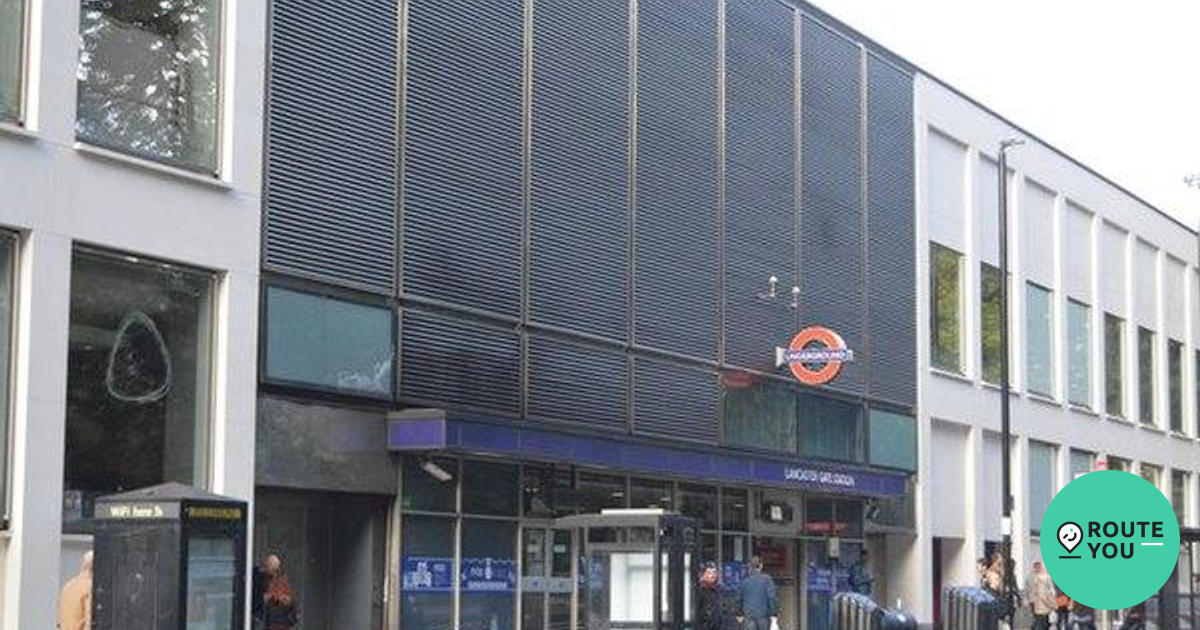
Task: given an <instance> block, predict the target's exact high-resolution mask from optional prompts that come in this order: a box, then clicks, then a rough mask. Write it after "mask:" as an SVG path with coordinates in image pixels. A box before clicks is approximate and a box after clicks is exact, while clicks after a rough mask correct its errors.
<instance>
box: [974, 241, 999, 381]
mask: <svg viewBox="0 0 1200 630" xmlns="http://www.w3.org/2000/svg"><path fill="white" fill-rule="evenodd" d="M1000 289H1001V286H1000V270H999V269H998V268H996V267H993V266H992V265H989V264H987V263H983V264H982V265H981V266H980V268H979V322H980V324H979V328H980V331H979V332H980V335H979V357H980V368H981V369H980V376H981V377H982V378H983V380H984V381H985V382H988V383H993V384H995V383H999V382H1000Z"/></svg>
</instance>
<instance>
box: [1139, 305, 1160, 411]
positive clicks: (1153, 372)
mask: <svg viewBox="0 0 1200 630" xmlns="http://www.w3.org/2000/svg"><path fill="white" fill-rule="evenodd" d="M1143 335H1149V340H1150V352H1149V359H1148V360H1145V358H1144V356H1143V352H1142V339H1143ZM1137 340H1138V344H1137V354H1138V371H1137V372H1138V389H1137V391H1138V413H1137V419H1138V422H1139V423H1140V424H1143V425H1146V426H1148V427H1154V428H1160V425H1159V423H1158V416H1159V409H1158V404H1157V401H1156V400H1155V398H1156V397H1157V396H1158V378H1159V376H1158V333H1157V332H1156V331H1154V330H1151V329H1149V328H1146V327H1145V326H1138V339H1137ZM1144 361H1146V362H1145V363H1144ZM1146 365H1149V367H1150V370H1149V373H1150V376H1149V378H1150V381H1149V382H1148V383H1147V382H1146V380H1145V379H1146V370H1144V369H1143V368H1144V367H1145V366H1146ZM1147 386H1149V388H1150V396H1149V399H1150V400H1149V405H1147V404H1146V402H1147V401H1146V398H1147V397H1146V396H1143V394H1144V393H1145V390H1144V388H1145V387H1147ZM1147 408H1149V410H1150V415H1149V416H1147V415H1146V409H1147Z"/></svg>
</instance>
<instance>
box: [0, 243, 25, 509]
mask: <svg viewBox="0 0 1200 630" xmlns="http://www.w3.org/2000/svg"><path fill="white" fill-rule="evenodd" d="M0 239H5V240H7V241H8V244H9V247H10V250H9V256H10V267H9V273H8V278H7V280H8V283H9V285H8V286H9V288H10V289H11V296H10V299H9V305H10V308H11V309H12V312H11V313H10V314H9V316H8V317H7V318H6V319H5V320H4V321H0V331H3V332H7V334H8V339H9V343H8V353H7V354H8V370H7V373H6V374H0V379H4V381H3V382H4V385H5V387H6V388H7V390H8V395H7V396H6V397H5V398H6V400H5V404H4V405H3V406H0V414H4V416H3V418H0V432H2V433H3V441H2V442H0V532H5V531H8V530H9V528H10V527H11V525H12V498H13V492H12V481H13V472H14V469H13V453H14V450H13V436H14V435H15V434H16V422H15V419H16V414H15V413H14V412H15V410H16V403H15V401H14V400H13V390H14V389H15V385H16V370H15V369H14V368H15V366H16V361H17V344H16V343H15V339H14V337H15V336H16V334H17V332H18V321H17V312H18V308H17V300H18V298H19V297H20V295H21V284H20V278H21V273H20V271H21V269H20V268H21V249H22V246H23V239H22V238H21V235H20V234H19V233H16V232H13V231H10V230H7V229H0Z"/></svg>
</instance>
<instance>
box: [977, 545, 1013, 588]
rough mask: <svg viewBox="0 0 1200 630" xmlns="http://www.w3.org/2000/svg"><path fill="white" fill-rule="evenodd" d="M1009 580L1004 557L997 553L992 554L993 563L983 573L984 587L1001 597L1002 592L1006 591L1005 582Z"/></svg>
mask: <svg viewBox="0 0 1200 630" xmlns="http://www.w3.org/2000/svg"><path fill="white" fill-rule="evenodd" d="M1007 578H1008V571H1007V570H1006V568H1005V566H1004V556H1003V555H1001V553H1000V552H999V551H997V552H995V553H993V554H992V561H991V562H990V563H988V566H987V568H986V569H984V571H983V587H984V588H985V589H987V590H989V591H991V592H992V594H993V595H995V596H997V597H999V594H1000V592H1001V591H1003V590H1004V582H1005V580H1006V579H1007Z"/></svg>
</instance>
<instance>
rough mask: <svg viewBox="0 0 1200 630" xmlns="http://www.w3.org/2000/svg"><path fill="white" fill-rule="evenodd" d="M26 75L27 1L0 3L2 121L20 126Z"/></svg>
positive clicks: (4, 1)
mask: <svg viewBox="0 0 1200 630" xmlns="http://www.w3.org/2000/svg"><path fill="white" fill-rule="evenodd" d="M24 74H25V0H0V120H2V121H6V122H20V120H21V90H22V89H23V86H22V81H23V79H24Z"/></svg>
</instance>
